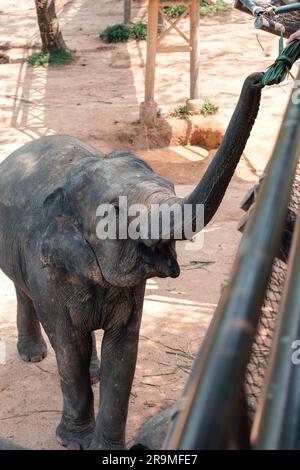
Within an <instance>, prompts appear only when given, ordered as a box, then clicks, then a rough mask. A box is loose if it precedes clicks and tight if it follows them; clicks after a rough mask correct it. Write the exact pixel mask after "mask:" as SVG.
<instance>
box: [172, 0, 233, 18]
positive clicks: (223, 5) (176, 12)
mask: <svg viewBox="0 0 300 470" xmlns="http://www.w3.org/2000/svg"><path fill="white" fill-rule="evenodd" d="M186 9H187V7H186V6H184V5H181V6H177V7H176V6H175V7H164V12H165V13H166V15H167V16H168V17H169V18H178V16H180V15H181V14H182V13H183V12H184V11H186ZM231 9H232V5H230V4H229V3H227V2H225V0H216V2H215V3H214V4H211V3H208V1H207V0H199V10H200V15H201V16H207V15H212V14H214V13H222V12H224V11H229V10H231Z"/></svg>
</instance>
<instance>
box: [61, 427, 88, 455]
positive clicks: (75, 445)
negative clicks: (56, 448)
mask: <svg viewBox="0 0 300 470" xmlns="http://www.w3.org/2000/svg"><path fill="white" fill-rule="evenodd" d="M94 427H95V425H94V423H92V424H90V425H84V426H76V428H75V427H70V426H68V425H66V424H64V423H63V422H61V423H60V424H59V426H58V427H57V429H56V439H57V440H58V442H59V444H60V445H62V446H63V447H67V449H70V450H86V449H88V448H89V446H90V444H91V442H92V439H93V436H94Z"/></svg>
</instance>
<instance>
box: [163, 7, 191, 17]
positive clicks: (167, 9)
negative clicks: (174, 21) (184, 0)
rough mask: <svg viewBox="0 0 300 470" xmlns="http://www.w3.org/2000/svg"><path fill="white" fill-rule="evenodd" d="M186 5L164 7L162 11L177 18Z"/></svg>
mask: <svg viewBox="0 0 300 470" xmlns="http://www.w3.org/2000/svg"><path fill="white" fill-rule="evenodd" d="M186 9H187V6H185V5H179V6H178V7H164V12H165V14H166V15H167V16H168V17H169V18H177V17H178V16H180V15H181V14H182V13H183V12H184V11H186Z"/></svg>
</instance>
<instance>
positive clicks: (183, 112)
mask: <svg viewBox="0 0 300 470" xmlns="http://www.w3.org/2000/svg"><path fill="white" fill-rule="evenodd" d="M170 116H171V117H173V118H178V119H187V118H188V117H189V116H191V113H190V112H189V111H188V109H187V107H186V106H183V105H178V106H176V108H174V109H173V111H171V112H170Z"/></svg>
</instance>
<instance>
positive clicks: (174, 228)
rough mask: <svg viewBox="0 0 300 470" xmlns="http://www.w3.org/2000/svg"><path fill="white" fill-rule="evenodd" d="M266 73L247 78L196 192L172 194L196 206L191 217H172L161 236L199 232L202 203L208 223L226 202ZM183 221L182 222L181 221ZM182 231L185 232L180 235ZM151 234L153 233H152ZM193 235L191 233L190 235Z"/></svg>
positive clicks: (178, 199)
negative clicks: (224, 199) (181, 219)
mask: <svg viewBox="0 0 300 470" xmlns="http://www.w3.org/2000/svg"><path fill="white" fill-rule="evenodd" d="M262 76H263V74H262V73H256V74H253V75H250V76H249V77H247V78H246V80H245V82H244V85H243V88H242V91H241V94H240V98H239V101H238V104H237V106H236V108H235V111H234V113H233V116H232V118H231V120H230V123H229V125H228V127H227V130H226V133H225V136H224V138H223V141H222V143H221V145H220V147H219V149H218V151H217V153H216V154H215V156H214V158H213V160H212V162H211V163H210V165H209V167H208V168H207V170H206V172H205V174H204V176H203V178H202V179H201V181H200V182H199V183H198V185H197V186H196V188H195V189H194V190H193V191H192V193H191V194H190V195H189V196H187V197H186V198H184V199H180V198H172V200H168V201H167V204H168V205H171V204H174V203H177V204H180V205H183V204H189V205H191V206H192V211H191V216H190V220H186V219H185V220H184V226H183V224H182V221H180V220H179V222H176V218H175V217H173V218H172V220H171V230H168V234H169V235H168V234H167V233H166V234H165V233H161V234H160V235H161V236H160V240H161V239H173V240H182V239H186V238H187V235H186V229H187V227H188V231H189V234H191V233H196V231H197V230H199V227H200V230H201V229H202V228H203V220H201V223H200V224H197V218H198V217H199V216H201V217H203V212H202V211H201V210H199V205H203V206H204V226H205V225H207V224H208V222H209V221H210V220H211V219H212V217H213V216H214V214H215V212H216V211H217V209H218V207H219V205H220V204H221V202H222V199H223V197H224V194H225V191H226V189H227V187H228V185H229V183H230V180H231V178H232V176H233V174H234V171H235V169H236V167H237V164H238V162H239V161H240V158H241V156H242V154H243V151H244V148H245V146H246V143H247V140H248V138H249V136H250V133H251V130H252V127H253V125H254V122H255V120H256V117H257V114H258V110H259V105H260V99H261V90H262V88H263V85H262V84H261V79H262ZM178 223H180V226H178V225H177V224H178ZM180 235H181V236H180ZM150 238H151V237H150ZM188 238H189V237H188ZM157 242H158V240H151V239H150V240H147V242H146V244H147V245H148V246H151V245H155V244H156V243H157Z"/></svg>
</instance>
